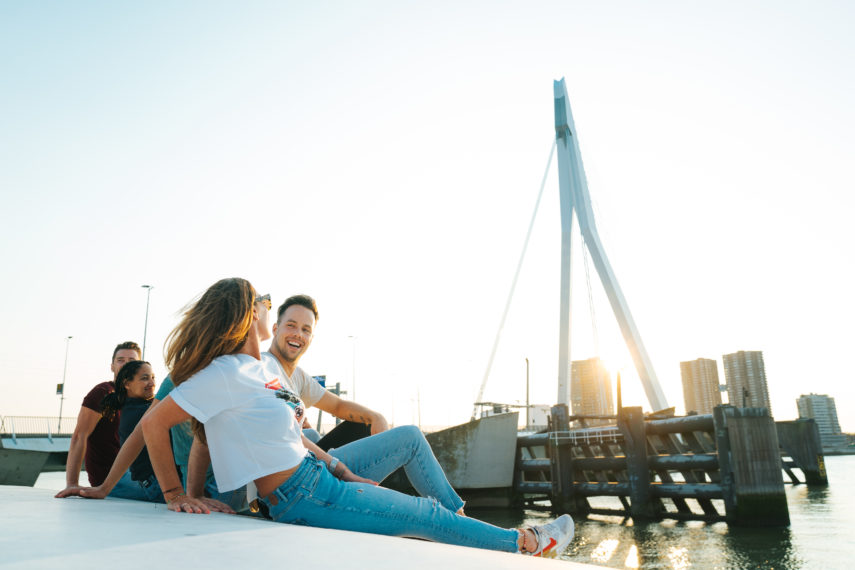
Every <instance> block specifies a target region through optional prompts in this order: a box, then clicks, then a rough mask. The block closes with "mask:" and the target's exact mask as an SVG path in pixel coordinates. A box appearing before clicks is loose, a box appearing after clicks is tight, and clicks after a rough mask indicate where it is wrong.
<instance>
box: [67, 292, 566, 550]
mask: <svg viewBox="0 0 855 570" xmlns="http://www.w3.org/2000/svg"><path fill="white" fill-rule="evenodd" d="M271 309H272V304H271V300H270V296H269V295H258V294H257V293H256V291H255V289H254V288H253V286H252V285H251V284H250V283H249V282H248V281H246V280H245V279H239V278H230V279H222V280H220V281H218V282H217V283H215V284H214V285H212V286H211V287H210V288H208V290H207V291H205V293H203V294H202V296H201V297H199V299H198V300H196V301H195V302H193V303H191V304H190V305H188V307H187V308H186V309H185V311H184V314H183V317H182V319H181V322H180V323H179V324H178V326H177V327H176V328H175V329H174V330H173V331H172V332H171V333H170V335H169V337H168V338H167V341H166V365H167V368H168V369H169V371H170V373H169V375H168V376H167V377H166V379H165V380H164V381H163V383H162V385H161V387H160V389H159V390H158V391H157V393H156V394H155V377H154V372H153V370H152V367H151V365H150V364H149V363H148V362H145V361H143V360H141V353H140V348H139V346H138V345H137V344H136V343H133V342H125V343H122V344H119V345H118V346H117V347H116V349H115V350H114V351H113V358H112V361H111V365H110V368H111V370H112V372H113V375H114V379H113V381H112V382H102V383H101V384H98V385H97V386H95V387H94V388H93V389H92V390H91V391H90V392H89V393H88V394H87V396H86V397H85V398H84V400H83V405H82V407H81V409H80V413H79V416H78V421H77V427H76V428H75V431H74V434H73V435H72V439H71V446H70V449H69V454H68V463H67V466H66V488H65V489H63V490H62V491H60V492H59V493H57V495H56V496H57V497H59V498H63V497H69V496H72V495H78V496H81V497H86V498H104V497H107V496H109V497H116V498H126V499H136V500H142V501H151V502H159V503H165V504H166V505H167V506H168V508H169V509H170V510H173V511H178V512H185V513H209V512H211V511H220V512H226V513H234V512H237V513H246V514H252V513H255V514H257V515H258V516H264V517H265V518H267V519H270V520H273V521H276V522H284V523H294V524H304V525H309V526H316V527H322V528H335V529H341V530H351V531H358V532H368V533H375V534H385V535H391V536H405V537H415V538H422V539H426V540H433V541H436V542H442V543H447V544H457V545H463V546H470V547H476V548H485V549H490V550H500V551H507V552H520V553H524V554H531V555H534V556H545V557H552V556H556V555H557V554H559V553H560V551H561V550H562V549H563V548H564V547H565V546H566V545H567V544H568V543H569V541H570V540H571V539H572V537H573V520H572V518H570V516H569V515H562V516H561V517H559V518H557V519H555V520H554V521H552V522H550V523H547V524H544V525H537V526H534V527H527V528H517V529H505V528H500V527H497V526H494V525H491V524H488V523H485V522H482V521H479V520H477V519H474V518H470V517H467V516H466V515H465V514H464V512H463V504H464V503H463V500H462V499H461V498H460V497H459V496H458V494H457V493H456V492H455V490H454V489H453V488H452V486H451V485H450V484H449V482H448V479H447V478H446V476H445V474H444V473H443V471H442V467H441V466H440V465H439V463H438V462H437V460H436V458H435V457H434V454H433V452H432V450H431V448H430V445H429V444H428V443H427V441H426V440H425V438H424V435H423V434H422V433H421V431H420V430H419V429H418V428H416V427H414V426H400V427H395V428H392V429H389V426H388V423H387V421H386V419H385V417H384V416H383V415H382V414H380V413H378V412H375V411H374V410H371V409H369V408H367V407H365V406H362V405H360V404H357V403H355V402H352V401H348V400H344V399H342V398H339V397H338V396H337V395H335V394H333V393H331V392H328V391H326V390H325V389H324V388H323V387H322V386H321V385H320V384H318V383H317V382H316V381H315V380H314V379H312V378H311V377H310V376H308V375H307V374H306V373H305V372H304V371H303V370H302V369H301V368H300V367H298V366H297V364H298V362H299V360H300V358H301V357H302V355H303V354H304V353H305V351H306V350H307V349H308V348H309V345H310V344H311V341H312V338H313V335H314V329H315V325H316V324H317V320H318V309H317V305H316V303H315V301H314V300H313V299H312V298H311V297H309V296H307V295H295V296H292V297H289V298H288V299H286V301H285V302H284V303H283V304H282V305H281V306H280V307H279V309H278V311H277V316H276V321H275V322H274V323H273V325H272V327H271V326H270V322H269V320H270V316H269V313H270V310H271ZM269 339H272V340H271V344H270V346H269V348H268V350H267V351H265V352H262V343H263V342H264V341H266V340H269ZM311 406H316V407H317V408H319V409H321V410H323V411H326V412H328V413H330V414H332V415H333V416H335V417H337V418H340V419H342V420H344V422H343V423H341V424H340V425H339V426H337V427H336V428H335V429H333V430H332V431H331V432H330V433H328V434H327V435H326V436H325V437H323V438H319V435H318V434H317V432H315V431H314V430H312V429H311V426H310V425H309V424H308V420H307V418H306V408H307V407H311ZM84 459H85V465H86V472H87V475H88V477H89V483H90V485H91V486H90V487H83V486H81V485H80V484H79V477H80V472H81V468H82V466H83V462H84ZM400 467H403V468H404V471H405V473H406V475H407V477H408V478H409V480H410V483H411V485H412V487H413V489H415V491H416V492H417V493H418V494H419V496H418V497H415V496H410V495H407V494H403V493H399V492H397V491H393V490H391V489H387V488H384V487H381V486H379V482H382V481H383V479H385V478H386V477H388V476H389V475H390V474H391V473H393V472H394V471H396V470H397V469H398V468H400ZM307 499H308V500H307Z"/></svg>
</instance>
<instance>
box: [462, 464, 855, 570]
mask: <svg viewBox="0 0 855 570" xmlns="http://www.w3.org/2000/svg"><path fill="white" fill-rule="evenodd" d="M825 461H826V468H827V471H828V479H829V486H828V487H826V488H813V489H808V488H807V486H806V485H786V492H787V503H788V504H789V509H790V526H789V528H781V529H770V528H758V529H755V528H735V527H729V526H728V525H727V524H726V523H714V524H708V523H704V522H700V521H692V522H677V521H673V520H665V521H662V522H652V523H647V524H638V525H636V524H633V521H632V520H631V519H626V520H623V519H621V518H618V517H591V518H589V519H587V520H581V521H577V522H576V538H575V539H574V540H573V543H572V544H571V545H570V547H569V548H568V549H567V551H565V553H564V554H563V556H562V558H564V559H566V560H572V561H574V562H588V563H595V564H601V565H603V566H608V567H611V568H642V569H644V568H649V569H653V568H657V569H660V568H661V569H671V568H672V569H685V568H726V569H737V568H738V569H742V568H764V569H773V568H774V569H791V568H799V569H813V568H816V569H819V568H822V569H827V568H845V567H850V566H851V565H852V562H851V561H850V560H849V559H848V557H849V556H851V552H852V550H853V548H855V532H853V528H852V527H853V525H855V493H853V492H852V489H851V488H850V487H849V486H848V481H853V480H855V456H851V455H850V456H835V457H826V459H825ZM470 514H471V515H473V516H476V517H478V518H481V519H484V520H488V521H490V522H492V523H494V524H497V525H501V526H515V525H519V524H532V523H536V522H537V521H539V520H541V519H545V518H549V517H550V516H551V515H550V514H549V513H546V512H544V513H539V512H531V511H516V512H509V511H486V510H485V511H472V512H471V513H470Z"/></svg>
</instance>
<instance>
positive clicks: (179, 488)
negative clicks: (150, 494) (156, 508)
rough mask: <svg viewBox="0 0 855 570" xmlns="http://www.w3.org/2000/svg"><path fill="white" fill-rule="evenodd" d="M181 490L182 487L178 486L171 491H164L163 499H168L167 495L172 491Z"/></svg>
mask: <svg viewBox="0 0 855 570" xmlns="http://www.w3.org/2000/svg"><path fill="white" fill-rule="evenodd" d="M180 490H181V485H178V486H177V487H173V488H171V489H167V490H166V491H163V493H162V494H163V498H166V494H167V493H171V492H172V491H180Z"/></svg>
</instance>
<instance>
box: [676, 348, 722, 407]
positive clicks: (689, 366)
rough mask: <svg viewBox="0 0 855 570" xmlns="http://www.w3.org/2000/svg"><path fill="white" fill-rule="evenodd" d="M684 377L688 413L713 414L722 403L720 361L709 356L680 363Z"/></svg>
mask: <svg viewBox="0 0 855 570" xmlns="http://www.w3.org/2000/svg"><path fill="white" fill-rule="evenodd" d="M680 376H681V377H682V378H683V402H684V403H685V404H686V413H687V414H690V413H692V412H695V413H698V414H711V413H712V411H713V408H714V407H716V406H718V405H720V404H721V392H720V391H719V389H718V363H717V362H716V361H715V360H710V359H709V358H698V359H697V360H689V361H687V362H681V363H680Z"/></svg>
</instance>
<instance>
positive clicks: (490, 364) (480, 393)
mask: <svg viewBox="0 0 855 570" xmlns="http://www.w3.org/2000/svg"><path fill="white" fill-rule="evenodd" d="M556 146H557V143H556V142H555V140H553V141H552V146H551V147H550V149H549V158H548V159H547V161H546V168H545V169H544V172H543V180H542V181H541V182H540V191H539V192H538V193H537V201H536V202H535V203H534V212H533V213H532V215H531V222H529V224H528V232H527V233H526V236H525V243H524V244H523V248H522V253H520V260H519V263H517V270H516V273H514V279H513V282H512V283H511V291H510V293H508V301H507V303H506V304H505V312H504V313H502V320H501V321H500V322H499V330H498V331H496V339H495V340H494V341H493V350H492V351H491V352H490V360H489V361H488V362H487V370H486V371H484V379H483V380H481V388H480V390H478V398H477V399H476V400H475V405H473V407H472V418H471V419H473V420H474V419H475V414H476V412H477V411H478V403H479V402H481V399H482V398H483V397H484V390H485V389H486V388H487V378H489V376H490V370H491V369H492V368H493V359H495V357H496V349H498V347H499V340H500V339H501V338H502V329H504V328H505V320H506V319H507V318H508V311H509V310H510V308H511V300H513V298H514V290H515V289H516V287H517V280H518V279H519V276H520V270H521V269H522V265H523V261H525V254H526V251H527V250H528V242H529V240H530V239H531V232H532V229H533V228H534V220H535V219H536V218H537V210H538V208H540V199H541V198H542V197H543V189H544V188H545V187H546V179H547V178H548V177H549V167H550V166H551V165H552V156H553V155H554V154H555V147H556Z"/></svg>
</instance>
